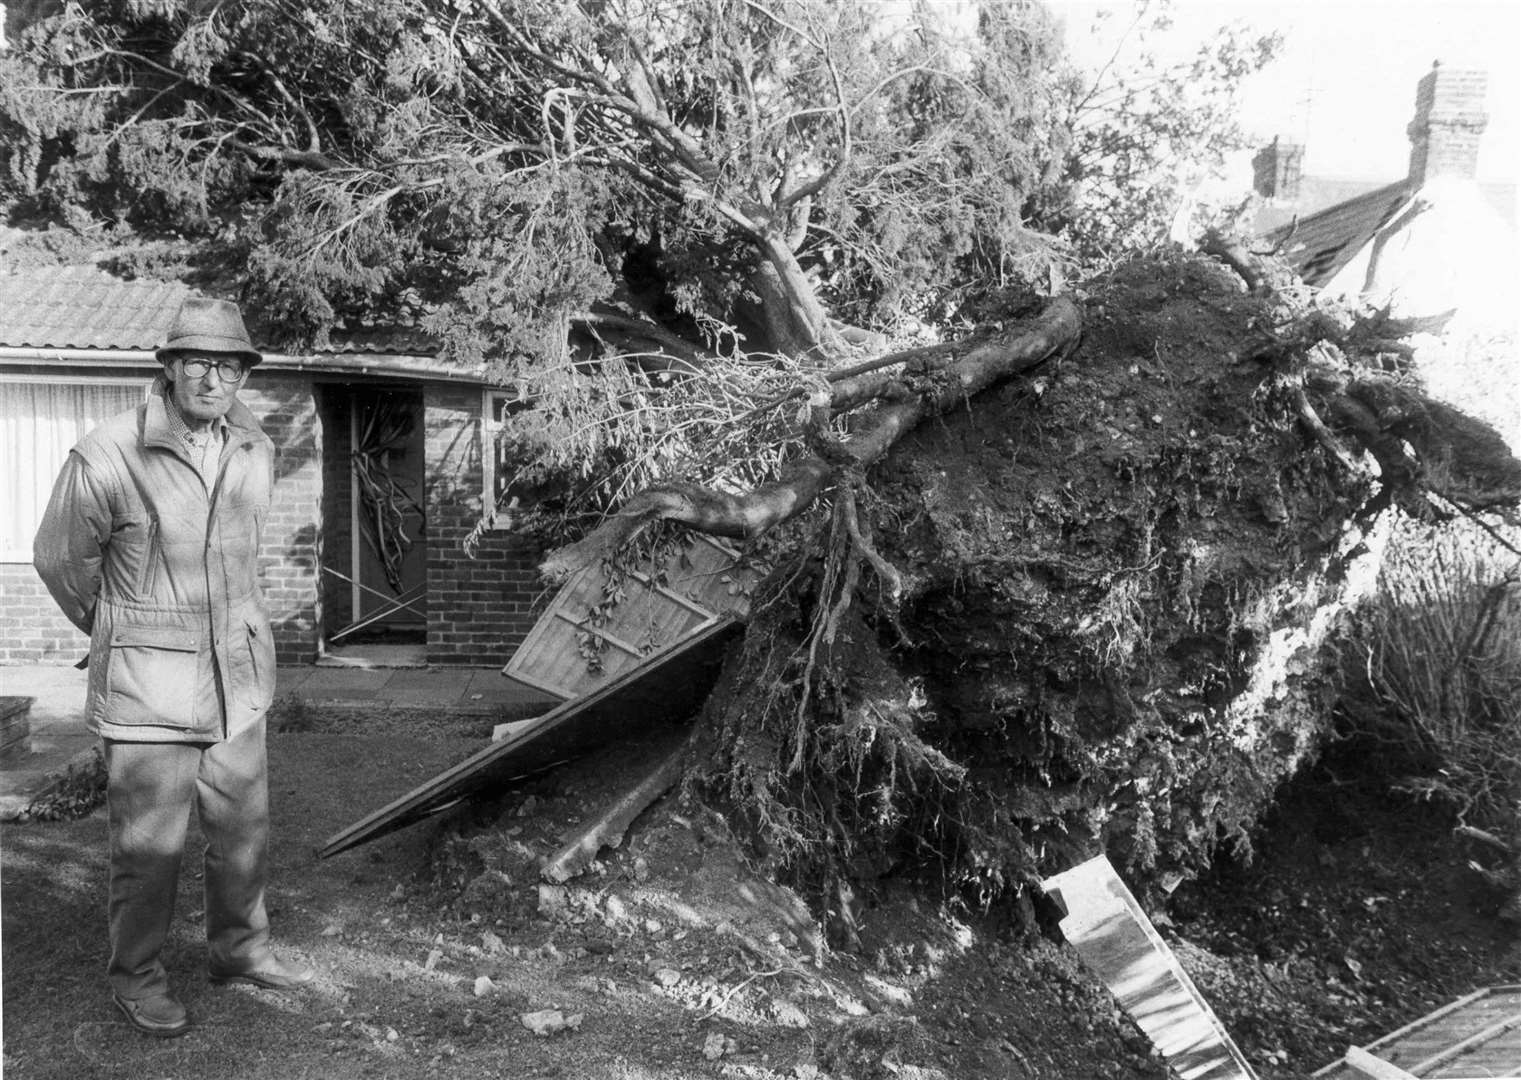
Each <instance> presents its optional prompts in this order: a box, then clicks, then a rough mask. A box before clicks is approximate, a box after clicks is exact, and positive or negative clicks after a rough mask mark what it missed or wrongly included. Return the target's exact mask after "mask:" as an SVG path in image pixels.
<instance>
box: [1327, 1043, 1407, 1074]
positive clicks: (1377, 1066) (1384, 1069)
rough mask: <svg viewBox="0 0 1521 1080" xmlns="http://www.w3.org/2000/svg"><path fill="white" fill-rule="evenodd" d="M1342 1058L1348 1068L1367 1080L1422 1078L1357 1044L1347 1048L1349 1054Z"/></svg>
mask: <svg viewBox="0 0 1521 1080" xmlns="http://www.w3.org/2000/svg"><path fill="white" fill-rule="evenodd" d="M1342 1060H1343V1061H1345V1062H1346V1063H1347V1068H1349V1069H1351V1070H1352V1074H1353V1075H1354V1076H1358V1077H1363V1078H1366V1080H1420V1078H1419V1077H1417V1076H1414V1075H1413V1074H1411V1073H1407V1072H1406V1071H1405V1070H1404V1069H1402V1068H1400V1067H1399V1066H1398V1065H1391V1064H1389V1063H1388V1062H1387V1061H1384V1060H1382V1059H1381V1058H1376V1057H1374V1056H1373V1055H1372V1054H1370V1053H1368V1051H1366V1050H1359V1049H1358V1048H1357V1047H1355V1046H1354V1047H1351V1048H1349V1049H1348V1050H1347V1056H1346V1057H1344V1058H1343V1059H1342Z"/></svg>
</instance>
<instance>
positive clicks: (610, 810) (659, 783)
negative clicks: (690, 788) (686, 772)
mask: <svg viewBox="0 0 1521 1080" xmlns="http://www.w3.org/2000/svg"><path fill="white" fill-rule="evenodd" d="M686 742H687V741H686V739H685V738H684V737H683V738H681V739H680V740H679V743H678V745H677V746H676V749H674V750H673V751H671V753H669V754H667V755H666V756H665V757H664V758H663V759H662V760H661V761H660V762H659V763H658V764H657V765H656V766H655V767H654V768H653V769H651V770H650V771H649V772H648V773H646V774H645V776H644V777H643V778H641V779H640V781H639V782H638V783H637V784H635V785H634V786H633V787H631V788H629V789H628V790H627V791H625V792H624V793H623V794H621V795H619V796H618V797H617V798H616V799H614V800H613V802H612V803H611V805H609V806H608V807H607V808H606V809H604V810H603V811H602V813H600V814H598V815H597V816H596V818H594V819H593V820H592V822H591V824H590V825H588V826H587V827H586V828H585V829H582V830H581V832H580V834H579V835H577V836H576V837H575V838H574V839H573V840H571V841H570V842H569V843H567V844H566V845H565V846H564V847H562V848H561V849H560V850H559V851H557V852H556V853H555V855H554V858H552V859H550V860H549V862H548V863H547V864H546V865H545V867H544V870H543V872H542V876H543V878H544V880H545V881H548V882H552V883H554V884H556V885H563V884H564V883H565V882H567V881H569V880H570V879H571V878H573V877H575V876H576V875H577V874H580V873H582V872H583V871H585V869H586V868H587V867H588V866H590V865H591V862H592V860H593V859H595V858H596V857H597V852H599V851H601V850H602V849H603V848H605V847H617V846H618V845H619V844H621V843H623V834H624V833H625V832H627V831H628V827H629V825H630V824H632V823H633V820H634V819H635V818H636V817H638V816H639V815H640V814H642V813H644V811H645V809H646V808H647V807H648V806H649V805H650V803H652V802H654V801H655V800H656V799H658V798H660V796H662V795H664V794H665V793H666V792H667V791H669V790H670V789H671V786H672V785H673V784H675V783H676V781H677V780H679V779H681V763H682V759H683V758H684V757H685V756H686Z"/></svg>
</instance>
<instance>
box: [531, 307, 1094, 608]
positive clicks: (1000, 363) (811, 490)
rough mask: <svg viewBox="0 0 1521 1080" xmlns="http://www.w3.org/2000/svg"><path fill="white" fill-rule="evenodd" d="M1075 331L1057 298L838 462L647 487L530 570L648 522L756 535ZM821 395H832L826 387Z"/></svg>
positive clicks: (556, 573) (557, 567)
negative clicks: (759, 477)
mask: <svg viewBox="0 0 1521 1080" xmlns="http://www.w3.org/2000/svg"><path fill="white" fill-rule="evenodd" d="M1081 330H1082V313H1081V311H1080V310H1079V309H1078V306H1077V304H1076V303H1074V302H1073V301H1072V300H1070V299H1069V298H1067V297H1058V298H1056V299H1055V300H1053V301H1051V303H1050V304H1048V305H1047V307H1046V309H1045V310H1044V311H1042V312H1041V313H1040V315H1038V316H1037V317H1036V318H1035V319H1033V320H1031V322H1030V323H1029V324H1027V325H1026V326H1025V327H1024V328H1023V329H1022V330H1019V331H1016V332H1013V333H1011V334H1006V335H1003V336H1001V337H998V338H990V339H986V340H984V341H981V342H979V343H977V344H976V345H974V346H972V347H971V348H968V349H966V350H965V351H964V352H961V353H960V354H954V355H953V356H952V357H951V359H950V360H949V362H948V363H946V364H944V365H943V366H940V367H938V368H936V369H934V370H931V371H928V372H926V373H924V374H922V375H920V376H917V377H916V378H915V379H914V386H913V389H914V391H915V396H914V397H913V398H912V399H911V400H908V401H902V402H899V403H897V404H894V405H890V406H888V407H886V408H884V409H882V410H881V411H879V412H878V413H876V414H875V415H874V416H873V417H872V422H871V426H870V427H868V428H867V429H866V430H865V431H864V432H861V433H859V434H856V435H852V436H851V437H850V438H848V439H845V440H843V442H841V443H840V444H839V445H838V449H839V451H840V453H839V455H838V456H839V457H840V458H842V459H843V463H831V462H829V461H825V460H824V459H823V458H822V457H810V458H805V459H803V460H801V461H799V462H796V463H795V464H793V465H792V466H791V467H790V468H789V469H788V470H787V471H786V473H785V474H784V475H783V476H782V478H781V479H778V480H776V481H774V482H772V483H768V484H762V485H760V486H758V487H756V488H754V489H753V490H751V491H749V492H747V493H744V494H735V493H732V492H725V491H716V490H714V489H712V488H706V487H703V486H701V485H699V484H689V483H672V484H661V485H657V486H655V487H651V488H648V489H646V490H645V491H642V492H639V493H638V494H636V495H634V496H633V497H632V498H630V499H629V500H628V502H627V503H625V504H624V505H623V507H622V508H620V509H619V510H618V511H617V512H616V513H615V514H613V515H612V516H611V517H609V518H608V519H607V520H606V521H604V522H603V523H602V524H601V525H599V526H598V527H597V528H595V529H593V530H592V531H591V532H590V533H588V534H587V535H586V536H585V537H583V538H582V539H580V540H578V541H576V542H575V543H573V544H569V545H567V546H565V547H562V548H560V549H559V550H557V551H555V552H552V553H551V554H550V555H549V557H548V558H546V559H545V560H544V561H543V562H542V563H541V564H540V566H539V572H540V574H541V575H542V576H544V577H545V578H546V579H548V580H550V581H560V580H563V579H564V578H566V577H568V576H569V575H571V574H573V573H576V572H577V571H579V570H582V569H584V568H585V567H588V566H594V565H596V564H597V563H599V562H600V561H601V560H603V559H605V558H608V557H609V556H611V555H612V554H613V553H614V552H616V551H617V550H618V549H619V548H621V547H622V546H623V545H624V544H626V543H628V542H629V541H630V540H632V539H633V538H634V537H635V536H637V535H638V534H639V532H640V531H642V530H643V529H644V528H645V527H646V526H649V525H651V524H654V523H655V522H657V521H674V522H677V523H679V524H682V525H686V526H688V527H690V528H693V529H696V530H697V531H699V532H706V533H711V534H712V535H715V536H727V537H732V538H736V539H745V540H749V539H753V538H755V537H757V536H760V535H762V534H763V533H765V532H766V531H767V530H769V529H771V528H774V527H775V526H776V525H779V524H781V523H782V522H783V521H786V520H788V519H789V518H792V517H795V516H796V515H797V514H799V513H801V512H802V511H803V510H805V509H807V508H808V507H809V506H810V505H812V504H813V502H814V501H815V500H816V499H817V498H818V497H819V496H820V495H822V494H823V493H824V492H825V491H827V490H828V489H829V488H830V487H832V486H833V485H834V484H835V483H836V482H837V480H838V478H839V476H840V475H841V472H842V471H843V470H849V469H863V468H865V467H867V466H869V465H872V464H874V463H875V462H877V461H879V460H881V458H882V457H883V455H885V454H886V453H887V451H888V450H889V449H891V447H892V446H893V444H894V443H896V442H897V441H898V440H899V439H900V438H902V437H903V435H904V434H905V433H907V432H908V431H910V430H912V429H913V427H914V426H915V425H916V424H918V423H919V422H920V421H921V420H923V419H924V418H925V417H927V416H933V415H938V414H940V413H943V412H946V411H947V410H948V409H950V408H953V407H954V406H956V405H959V404H960V403H961V402H963V401H965V400H966V399H967V398H969V397H972V396H973V395H976V394H978V393H980V392H982V391H983V390H985V389H987V388H988V387H990V386H992V385H993V384H995V383H997V382H1000V381H1002V380H1004V379H1008V378H1011V377H1013V376H1015V375H1018V374H1022V373H1024V372H1027V371H1029V370H1030V369H1032V368H1034V367H1036V366H1038V365H1040V364H1041V363H1043V362H1045V361H1046V360H1048V359H1049V358H1051V357H1052V356H1053V355H1055V354H1057V353H1060V352H1062V351H1064V350H1066V349H1068V348H1070V347H1071V346H1072V345H1074V344H1075V343H1076V342H1077V339H1078V336H1079V334H1080V333H1081ZM830 404H831V405H833V404H834V398H833V395H832V394H831V396H830ZM832 456H833V455H832Z"/></svg>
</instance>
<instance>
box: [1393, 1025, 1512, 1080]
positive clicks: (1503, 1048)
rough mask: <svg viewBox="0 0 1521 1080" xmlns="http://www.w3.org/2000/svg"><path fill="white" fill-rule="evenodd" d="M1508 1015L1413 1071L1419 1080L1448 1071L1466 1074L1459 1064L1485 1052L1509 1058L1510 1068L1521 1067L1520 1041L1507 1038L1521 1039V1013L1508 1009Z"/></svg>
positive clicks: (1417, 1066)
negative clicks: (1470, 1056)
mask: <svg viewBox="0 0 1521 1080" xmlns="http://www.w3.org/2000/svg"><path fill="white" fill-rule="evenodd" d="M1506 1011H1507V1012H1508V1013H1509V1015H1507V1016H1502V1017H1501V1018H1500V1019H1499V1020H1498V1021H1496V1022H1495V1023H1492V1024H1490V1025H1489V1026H1487V1027H1485V1028H1482V1029H1480V1030H1479V1031H1475V1032H1474V1033H1473V1034H1471V1035H1468V1036H1467V1037H1466V1038H1462V1039H1460V1040H1458V1041H1457V1042H1454V1043H1453V1044H1452V1045H1451V1046H1448V1047H1447V1048H1446V1049H1444V1050H1442V1051H1441V1052H1440V1053H1436V1054H1433V1055H1431V1056H1430V1057H1428V1058H1426V1059H1425V1060H1423V1061H1420V1062H1417V1063H1416V1064H1415V1065H1412V1066H1411V1071H1412V1072H1414V1073H1416V1074H1417V1075H1419V1076H1436V1075H1439V1074H1440V1073H1444V1072H1449V1071H1455V1072H1464V1071H1466V1070H1464V1069H1462V1068H1459V1067H1458V1061H1459V1060H1462V1059H1465V1058H1467V1056H1468V1055H1470V1054H1473V1055H1474V1056H1478V1054H1479V1053H1480V1052H1481V1051H1485V1050H1488V1051H1490V1052H1491V1053H1495V1054H1497V1055H1499V1056H1504V1057H1509V1058H1510V1059H1511V1064H1515V1065H1521V1037H1518V1038H1507V1036H1509V1035H1511V1034H1512V1033H1517V1034H1518V1035H1521V1012H1511V1011H1510V1010H1509V1009H1507V1010H1506ZM1507 1050H1508V1051H1509V1053H1507ZM1496 1075H1504V1074H1503V1073H1499V1074H1496Z"/></svg>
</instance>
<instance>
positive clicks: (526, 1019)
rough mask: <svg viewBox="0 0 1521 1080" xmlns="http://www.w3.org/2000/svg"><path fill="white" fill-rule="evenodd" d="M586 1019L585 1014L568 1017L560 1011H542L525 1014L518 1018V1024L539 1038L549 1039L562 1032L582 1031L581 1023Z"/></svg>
mask: <svg viewBox="0 0 1521 1080" xmlns="http://www.w3.org/2000/svg"><path fill="white" fill-rule="evenodd" d="M585 1019H586V1014H585V1013H572V1014H571V1015H569V1016H566V1015H565V1014H564V1013H563V1012H561V1011H560V1010H559V1009H540V1010H538V1011H537V1012H530V1013H524V1014H523V1015H522V1016H519V1017H518V1022H519V1023H521V1024H522V1025H523V1026H524V1027H525V1028H527V1029H528V1030H529V1031H531V1032H533V1033H534V1034H535V1035H537V1036H538V1037H539V1038H541V1039H547V1038H549V1037H550V1036H551V1035H558V1034H559V1033H560V1032H562V1031H579V1030H581V1022H582V1021H583V1020H585Z"/></svg>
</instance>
